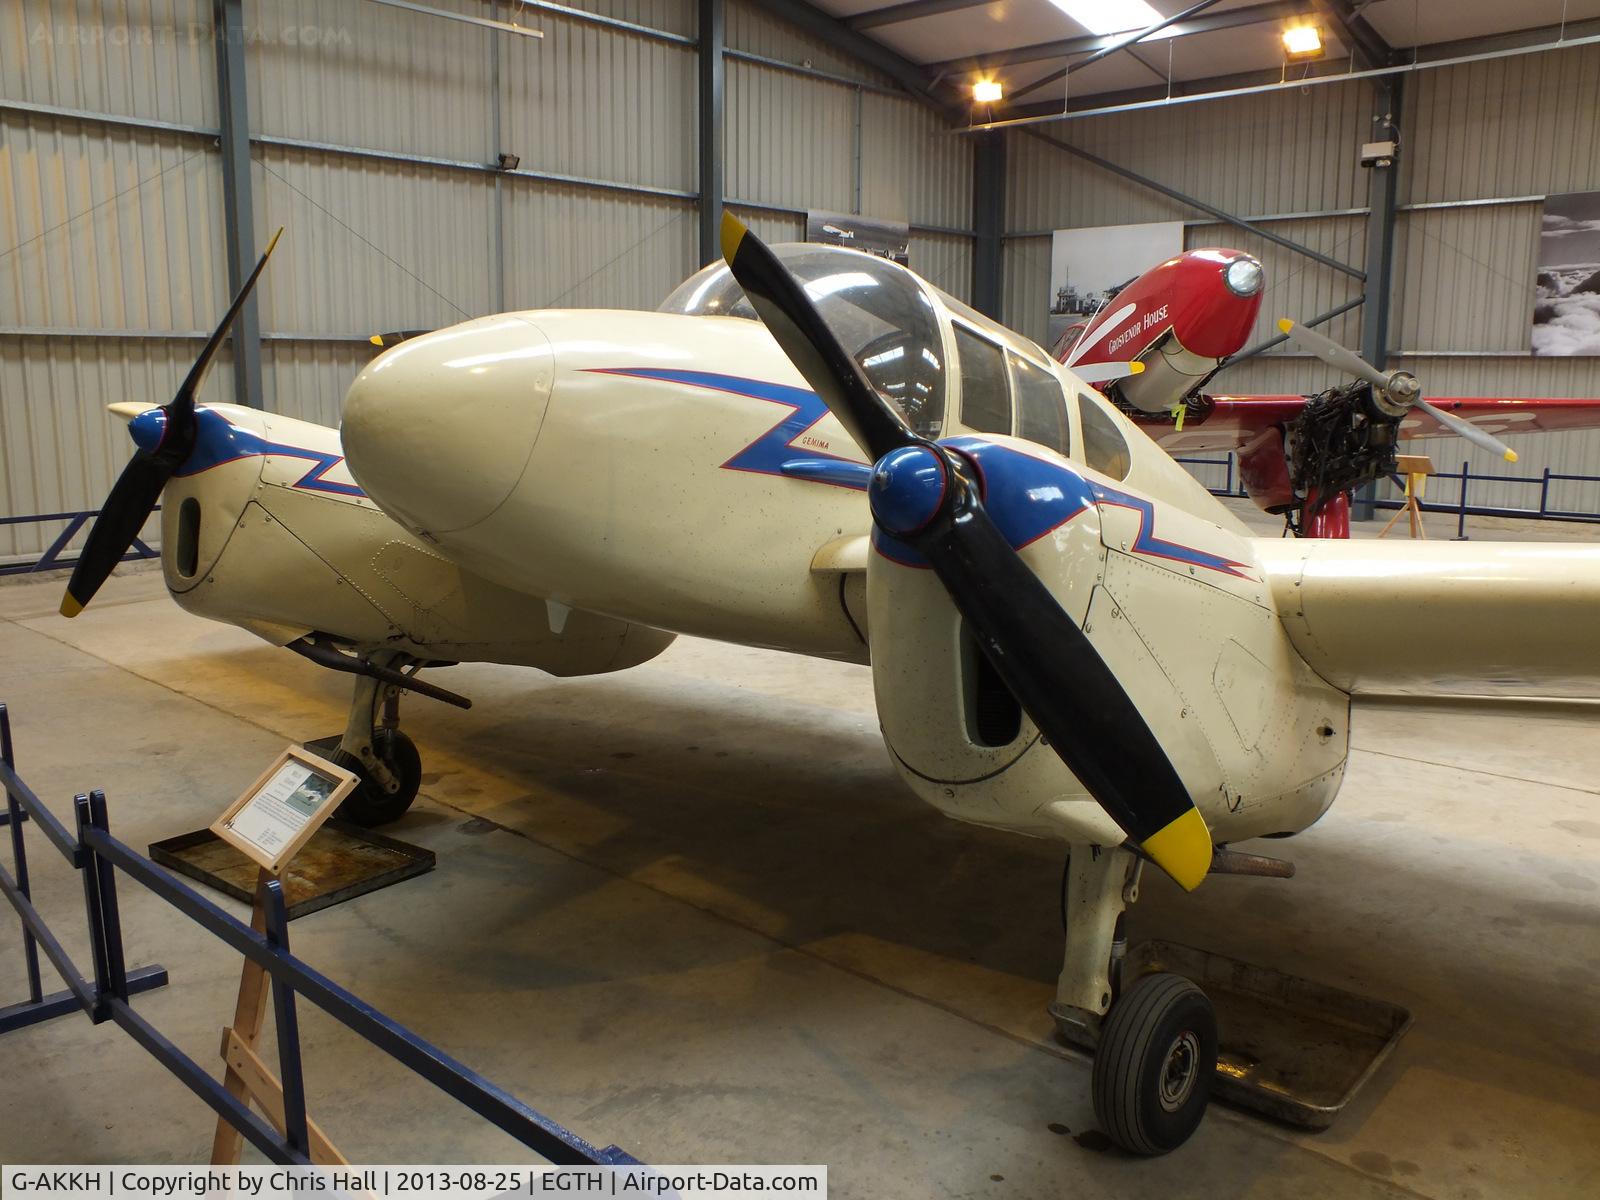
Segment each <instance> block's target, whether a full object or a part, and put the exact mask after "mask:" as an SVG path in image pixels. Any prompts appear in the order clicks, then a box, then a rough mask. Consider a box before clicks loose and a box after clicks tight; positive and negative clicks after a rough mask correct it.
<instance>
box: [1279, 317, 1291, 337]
mask: <svg viewBox="0 0 1600 1200" xmlns="http://www.w3.org/2000/svg"><path fill="white" fill-rule="evenodd" d="M1278 328H1279V330H1281V331H1282V332H1284V333H1288V332H1289V331H1290V330H1292V329H1293V328H1294V322H1293V321H1291V320H1289V318H1288V317H1281V318H1279V320H1278Z"/></svg>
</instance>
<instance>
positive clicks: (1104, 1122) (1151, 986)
mask: <svg viewBox="0 0 1600 1200" xmlns="http://www.w3.org/2000/svg"><path fill="white" fill-rule="evenodd" d="M1216 1069H1217V1016H1216V1013H1215V1012H1214V1011H1213V1010H1212V1008H1211V1001H1210V1000H1208V999H1206V994H1205V993H1204V992H1202V991H1201V990H1200V989H1199V988H1198V987H1196V986H1195V985H1194V984H1193V983H1191V982H1189V980H1187V979H1185V978H1184V977H1183V976H1181V975H1169V974H1164V973H1163V974H1154V975H1144V976H1141V977H1140V978H1139V979H1138V980H1137V981H1135V982H1134V984H1133V986H1132V987H1130V988H1129V989H1128V990H1127V991H1126V992H1125V993H1123V995H1122V996H1121V997H1120V998H1119V999H1118V1000H1117V1002H1116V1004H1114V1005H1112V1007H1111V1012H1110V1014H1109V1015H1108V1016H1107V1017H1106V1020H1105V1024H1104V1026H1103V1027H1102V1028H1101V1031H1100V1048H1099V1050H1098V1051H1097V1052H1096V1054H1095V1056H1094V1114H1095V1116H1096V1117H1098V1118H1099V1120H1100V1127H1101V1129H1103V1130H1104V1132H1105V1134H1106V1136H1107V1137H1109V1138H1110V1139H1111V1140H1112V1141H1113V1142H1115V1143H1116V1144H1117V1145H1119V1146H1121V1147H1122V1148H1123V1149H1124V1150H1129V1151H1131V1152H1133V1153H1134V1154H1147V1155H1156V1154H1165V1153H1167V1152H1168V1151H1169V1150H1175V1149H1177V1148H1178V1147H1179V1146H1181V1145H1183V1143H1184V1142H1186V1141H1187V1140H1188V1139H1189V1135H1190V1134H1192V1133H1193V1132H1194V1131H1195V1129H1196V1128H1197V1127H1198V1126H1199V1124H1200V1118H1201V1117H1203V1116H1205V1112H1206V1104H1207V1103H1208V1102H1209V1101H1210V1099H1211V1077H1212V1074H1213V1073H1214V1072H1215V1071H1216Z"/></svg>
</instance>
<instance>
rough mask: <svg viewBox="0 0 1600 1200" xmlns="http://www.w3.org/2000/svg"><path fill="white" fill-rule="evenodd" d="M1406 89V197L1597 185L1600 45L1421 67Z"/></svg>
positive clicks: (1541, 191) (1523, 192)
mask: <svg viewBox="0 0 1600 1200" xmlns="http://www.w3.org/2000/svg"><path fill="white" fill-rule="evenodd" d="M1406 87H1407V97H1406V116H1405V121H1404V128H1405V131H1406V137H1405V143H1404V144H1405V153H1406V154H1407V156H1408V160H1409V161H1408V164H1407V174H1408V180H1409V184H1410V187H1409V191H1408V193H1407V194H1406V195H1405V196H1404V197H1402V198H1403V199H1404V200H1406V201H1408V202H1410V203H1414V204H1415V203H1421V202H1423V201H1432V200H1479V199H1485V198H1491V197H1507V196H1530V195H1537V196H1542V195H1546V194H1549V193H1556V192H1581V191H1589V190H1592V189H1595V188H1600V46H1581V47H1578V48H1576V49H1571V50H1557V51H1552V52H1549V53H1545V54H1534V55H1528V56H1526V57H1513V58H1499V59H1492V60H1490V61H1487V62H1478V63H1469V64H1467V65H1464V66H1459V67H1443V68H1440V69H1439V70H1435V71H1423V72H1420V73H1418V74H1417V75H1415V76H1412V77H1411V78H1410V79H1408V80H1407V82H1406Z"/></svg>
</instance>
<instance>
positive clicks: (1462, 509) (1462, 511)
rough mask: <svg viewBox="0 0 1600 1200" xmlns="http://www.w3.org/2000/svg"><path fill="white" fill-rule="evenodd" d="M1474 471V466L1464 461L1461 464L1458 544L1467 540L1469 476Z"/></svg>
mask: <svg viewBox="0 0 1600 1200" xmlns="http://www.w3.org/2000/svg"><path fill="white" fill-rule="evenodd" d="M1471 470H1472V464H1471V463H1469V462H1465V461H1463V462H1462V464H1461V498H1460V500H1459V501H1457V503H1456V538H1455V540H1456V541H1458V542H1464V541H1466V540H1467V475H1468V473H1469V472H1470V471H1471Z"/></svg>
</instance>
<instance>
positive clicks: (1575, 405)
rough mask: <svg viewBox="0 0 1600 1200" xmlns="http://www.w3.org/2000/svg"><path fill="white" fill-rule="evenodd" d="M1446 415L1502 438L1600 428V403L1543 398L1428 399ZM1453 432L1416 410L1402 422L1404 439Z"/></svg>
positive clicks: (1466, 397)
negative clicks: (1515, 434) (1524, 434)
mask: <svg viewBox="0 0 1600 1200" xmlns="http://www.w3.org/2000/svg"><path fill="white" fill-rule="evenodd" d="M1428 399H1429V400H1430V401H1431V402H1432V403H1433V404H1434V405H1436V406H1437V407H1439V408H1442V409H1444V410H1445V411H1446V412H1451V413H1454V414H1455V415H1456V416H1458V417H1464V418H1465V419H1466V420H1468V421H1471V422H1472V423H1473V424H1474V425H1481V426H1482V427H1483V429H1484V431H1485V432H1486V433H1492V434H1494V435H1495V436H1496V437H1499V436H1501V435H1503V434H1507V433H1555V432H1559V431H1560V430H1564V429H1600V400H1571V399H1561V398H1559V397H1542V398H1539V399H1530V400H1514V399H1509V398H1508V399H1503V400H1501V399H1494V398H1491V397H1483V396H1429V397H1428ZM1449 435H1450V431H1449V430H1448V429H1446V428H1444V426H1442V425H1440V424H1439V422H1437V421H1435V420H1434V419H1433V418H1432V417H1430V416H1429V415H1428V414H1427V413H1423V412H1416V411H1413V412H1411V413H1409V414H1407V416H1406V418H1405V419H1404V420H1403V421H1401V422H1400V436H1401V437H1403V438H1429V437H1448V436H1449Z"/></svg>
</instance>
